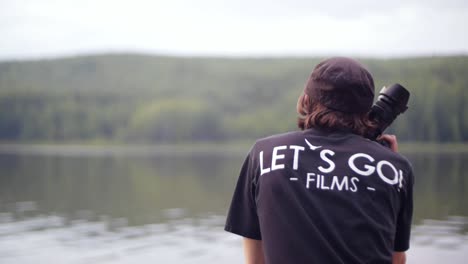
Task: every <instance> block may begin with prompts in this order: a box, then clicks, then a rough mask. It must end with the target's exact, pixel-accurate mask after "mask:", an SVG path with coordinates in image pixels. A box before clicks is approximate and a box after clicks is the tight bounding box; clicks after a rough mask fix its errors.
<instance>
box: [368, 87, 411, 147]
mask: <svg viewBox="0 0 468 264" xmlns="http://www.w3.org/2000/svg"><path fill="white" fill-rule="evenodd" d="M409 97H410V93H409V91H408V90H406V88H405V87H403V86H402V85H400V84H398V83H396V84H393V85H392V86H390V87H385V86H384V87H383V88H382V90H380V93H379V96H378V97H377V101H376V102H375V104H374V105H373V106H372V108H371V110H370V111H369V119H370V120H371V121H372V122H375V123H376V124H377V128H376V129H375V130H374V131H371V132H370V133H369V135H368V136H367V137H368V138H369V139H371V140H376V139H377V137H378V136H380V135H381V134H382V132H383V131H384V130H385V129H386V128H387V127H388V126H390V124H392V123H393V121H394V120H395V119H396V118H397V116H398V115H400V114H402V113H404V112H405V111H406V109H408V106H407V104H408V100H409Z"/></svg>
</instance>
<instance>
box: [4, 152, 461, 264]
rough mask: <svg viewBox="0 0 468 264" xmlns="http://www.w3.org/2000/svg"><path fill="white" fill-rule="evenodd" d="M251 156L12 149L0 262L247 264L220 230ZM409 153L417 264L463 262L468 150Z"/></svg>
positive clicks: (234, 240) (412, 258)
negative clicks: (244, 162)
mask: <svg viewBox="0 0 468 264" xmlns="http://www.w3.org/2000/svg"><path fill="white" fill-rule="evenodd" d="M246 151H247V150H245V151H241V152H239V151H232V152H230V151H227V152H225V151H223V152H219V151H215V152H212V151H189V152H186V151H169V150H167V149H160V150H157V149H156V150H155V149H151V148H148V147H146V148H132V149H126V148H125V147H122V148H118V149H116V148H101V147H97V148H96V147H93V148H85V147H68V148H65V147H59V148H54V147H51V148H43V149H41V148H37V147H35V148H28V147H23V148H22V149H19V150H18V149H16V150H14V149H11V148H7V149H5V148H4V149H3V150H0V263H154V262H156V263H217V262H220V261H222V262H223V263H240V262H241V261H242V251H241V245H240V239H239V237H237V236H235V235H231V234H229V233H227V232H224V231H223V230H222V229H223V225H224V220H225V214H226V211H227V207H228V206H229V203H230V199H231V195H232V191H233V188H234V184H235V182H236V179H237V174H238V171H239V168H240V165H241V162H242V160H243V158H244V157H243V156H244V153H245V152H246ZM223 153H224V154H223ZM406 156H407V157H408V158H409V159H410V160H411V161H412V163H413V166H414V171H415V174H416V183H415V215H414V227H413V238H412V242H411V249H410V251H409V263H440V262H442V261H444V262H446V263H465V260H466V258H467V257H468V206H467V201H468V179H467V173H466V171H467V170H468V153H466V152H465V153H445V154H440V153H430V154H429V153H417V152H412V153H411V154H409V153H408V154H407V155H406Z"/></svg>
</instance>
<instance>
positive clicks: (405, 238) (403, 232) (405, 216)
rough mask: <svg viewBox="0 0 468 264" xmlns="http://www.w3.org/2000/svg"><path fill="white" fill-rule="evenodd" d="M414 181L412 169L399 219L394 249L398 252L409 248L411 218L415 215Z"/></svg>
mask: <svg viewBox="0 0 468 264" xmlns="http://www.w3.org/2000/svg"><path fill="white" fill-rule="evenodd" d="M413 182H414V176H413V172H412V170H410V173H409V175H408V182H407V186H406V188H405V192H404V195H403V199H402V205H401V206H400V212H399V214H398V219H397V228H396V233H395V243H394V251H396V252H403V251H406V250H408V249H409V242H410V234H411V220H412V217H413Z"/></svg>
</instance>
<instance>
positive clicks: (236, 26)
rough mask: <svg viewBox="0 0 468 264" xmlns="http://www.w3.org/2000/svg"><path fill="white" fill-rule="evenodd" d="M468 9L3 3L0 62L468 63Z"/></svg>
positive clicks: (417, 0) (419, 0)
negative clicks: (282, 59)
mask: <svg viewBox="0 0 468 264" xmlns="http://www.w3.org/2000/svg"><path fill="white" fill-rule="evenodd" d="M467 27H468V1H466V0H436V1H433V0H392V1H378V0H360V1H357V0H354V1H353V0H349V1H347V0H345V1H330V0H321V1H313V0H283V1H276V0H228V1H223V0H131V1H130V0H129V1H123V0H122V1H119V0H76V1H75V0H0V36H1V40H0V59H2V60H5V59H17V58H41V57H57V56H64V55H66V56H70V55H76V54H88V53H100V52H120V51H124V52H140V53H141V52H143V53H153V54H170V55H197V56H198V55H210V56H219V55H221V56H250V55H254V56H265V55H267V56H271V55H273V56H284V55H294V56H304V55H305V56H313V55H349V56H366V57H372V56H378V57H392V56H407V55H412V56H413V55H416V56H417V55H441V54H460V53H463V54H468V29H467Z"/></svg>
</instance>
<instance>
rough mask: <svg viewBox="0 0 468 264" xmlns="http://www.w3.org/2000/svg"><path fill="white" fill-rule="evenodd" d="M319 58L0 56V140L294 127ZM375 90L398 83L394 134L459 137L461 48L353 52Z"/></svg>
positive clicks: (189, 137)
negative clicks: (398, 53) (409, 53)
mask: <svg viewBox="0 0 468 264" xmlns="http://www.w3.org/2000/svg"><path fill="white" fill-rule="evenodd" d="M320 60H321V58H237V59H228V58H188V57H185V58H183V57H161V56H148V55H135V54H120V55H96V56H82V57H74V58H63V59H54V60H39V61H12V62H0V140H2V141H70V140H84V141H86V140H96V139H106V140H117V141H126V142H127V141H132V142H133V141H145V142H146V141H152V142H185V141H212V140H231V139H253V138H257V137H261V136H265V135H268V134H271V133H279V132H284V131H287V130H291V129H295V120H296V113H295V103H296V100H297V97H298V95H299V93H300V92H301V90H302V89H303V85H304V82H305V81H306V79H307V77H308V75H309V74H310V72H311V70H312V68H313V67H314V66H315V64H316V63H317V62H318V61H320ZM362 61H363V62H364V63H365V64H366V65H367V66H368V67H369V69H370V71H371V72H372V74H373V75H374V79H375V81H376V92H378V91H379V90H380V88H381V87H382V86H383V85H390V84H392V83H395V82H398V83H401V84H402V85H404V86H405V87H406V88H407V89H408V90H410V92H411V94H412V95H411V99H410V103H409V107H410V109H409V110H408V111H407V112H406V113H405V114H404V115H402V116H400V117H399V118H398V120H397V121H396V122H395V124H394V125H393V126H392V128H391V129H392V130H393V131H394V132H395V133H397V134H398V135H399V137H400V139H401V140H411V141H432V142H466V141H467V140H468V120H467V118H465V117H466V116H468V107H467V97H468V93H467V92H466V88H468V87H467V86H468V76H467V73H468V56H452V57H427V58H407V59H390V60H379V59H363V60H362Z"/></svg>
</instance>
